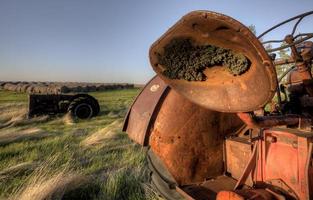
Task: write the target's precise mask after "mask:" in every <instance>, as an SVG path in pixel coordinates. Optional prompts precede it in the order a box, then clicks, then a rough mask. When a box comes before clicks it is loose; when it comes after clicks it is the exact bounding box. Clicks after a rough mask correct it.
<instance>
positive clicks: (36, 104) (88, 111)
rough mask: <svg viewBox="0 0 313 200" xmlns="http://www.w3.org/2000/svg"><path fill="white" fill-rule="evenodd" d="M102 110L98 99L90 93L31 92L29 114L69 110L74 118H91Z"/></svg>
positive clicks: (53, 113)
mask: <svg viewBox="0 0 313 200" xmlns="http://www.w3.org/2000/svg"><path fill="white" fill-rule="evenodd" d="M99 111H100V106H99V103H98V101H97V100H96V99H95V98H94V97H92V96H90V95H88V94H30V95H29V108H28V116H29V117H33V116H38V115H55V114H58V113H67V112H69V113H70V115H71V116H72V117H73V118H79V119H89V118H91V117H94V116H97V115H98V114H99Z"/></svg>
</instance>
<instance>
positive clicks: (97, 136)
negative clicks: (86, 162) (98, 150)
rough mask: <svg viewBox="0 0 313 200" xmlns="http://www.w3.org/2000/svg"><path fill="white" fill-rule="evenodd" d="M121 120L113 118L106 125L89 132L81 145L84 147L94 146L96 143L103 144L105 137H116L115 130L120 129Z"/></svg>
mask: <svg viewBox="0 0 313 200" xmlns="http://www.w3.org/2000/svg"><path fill="white" fill-rule="evenodd" d="M122 123H123V121H122V120H121V119H118V120H115V121H114V122H112V123H111V124H109V125H108V126H106V127H104V128H102V129H100V130H98V131H97V132H95V133H93V134H91V135H90V136H88V137H87V138H85V139H84V140H83V141H82V142H81V145H82V146H84V147H90V146H95V145H98V144H103V141H104V140H106V139H114V138H117V137H118V135H117V132H118V131H119V130H121V128H122Z"/></svg>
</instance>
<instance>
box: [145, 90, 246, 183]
mask: <svg viewBox="0 0 313 200" xmlns="http://www.w3.org/2000/svg"><path fill="white" fill-rule="evenodd" d="M241 126H242V121H241V120H240V119H239V118H238V117H237V116H236V115H235V114H227V113H220V112H216V111H211V110H207V109H204V108H202V107H200V106H198V105H196V104H194V103H192V102H190V101H189V100H187V99H186V98H184V97H182V96H181V95H179V94H178V93H177V92H175V91H174V90H170V91H169V93H168V95H167V96H166V98H165V99H164V102H163V103H162V106H161V108H160V110H159V112H158V115H157V117H156V120H155V122H154V124H153V126H151V136H150V140H149V144H150V145H151V148H152V150H153V152H154V153H155V154H156V155H158V156H159V157H160V159H161V160H162V161H163V162H164V164H165V166H166V167H167V169H168V170H169V172H170V173H171V174H172V175H173V177H174V178H175V180H176V181H177V182H178V183H179V184H190V183H194V182H201V181H203V180H204V179H206V178H210V177H214V176H216V175H221V174H222V173H223V170H224V169H223V167H224V165H223V142H224V137H225V136H226V135H227V134H230V133H233V132H234V130H237V129H238V128H239V127H241Z"/></svg>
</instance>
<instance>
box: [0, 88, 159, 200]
mask: <svg viewBox="0 0 313 200" xmlns="http://www.w3.org/2000/svg"><path fill="white" fill-rule="evenodd" d="M138 92H139V89H127V90H115V91H106V92H95V93H91V95H93V96H95V97H96V98H97V99H98V100H99V103H100V106H101V112H100V114H99V116H97V117H95V118H92V119H90V120H86V121H82V120H81V121H77V122H74V123H73V122H72V120H71V119H69V118H68V117H66V116H63V115H59V116H55V117H47V116H43V117H37V118H33V119H26V113H27V95H26V94H23V93H15V92H9V91H3V90H0V199H25V200H26V199H27V200H30V199H32V200H39V199H108V200H111V199H112V200H113V199H158V197H157V196H156V195H155V193H154V192H153V191H152V189H151V187H150V186H149V184H148V183H147V179H148V171H147V169H146V168H145V162H146V161H145V152H144V150H143V149H142V148H141V147H140V146H138V145H135V144H134V143H133V142H132V141H130V140H129V139H128V137H127V135H126V134H125V133H123V132H122V131H121V127H122V121H123V117H124V115H125V114H126V112H127V109H128V107H129V105H130V104H131V102H132V100H133V99H134V97H135V96H136V95H137V94H138Z"/></svg>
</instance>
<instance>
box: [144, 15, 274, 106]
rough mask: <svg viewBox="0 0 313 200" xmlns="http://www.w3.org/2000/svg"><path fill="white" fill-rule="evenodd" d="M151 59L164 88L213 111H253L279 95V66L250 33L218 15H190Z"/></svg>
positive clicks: (163, 39)
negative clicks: (277, 66)
mask: <svg viewBox="0 0 313 200" xmlns="http://www.w3.org/2000/svg"><path fill="white" fill-rule="evenodd" d="M149 54H150V55H149V56H150V62H151V66H152V67H153V69H154V71H155V72H156V73H157V74H158V75H159V77H160V78H161V79H162V80H163V81H164V82H166V83H167V84H168V85H169V86H170V87H171V88H172V89H174V90H175V91H177V92H178V93H180V94H181V95H183V96H184V97H186V98H187V99H189V100H190V101H192V102H194V103H196V104H198V105H200V106H202V107H205V108H208V109H211V110H216V111H220V112H248V111H254V110H257V109H259V108H261V107H263V106H264V105H265V104H266V103H267V102H269V101H270V100H271V99H272V98H273V96H274V93H275V91H276V87H277V79H276V73H275V70H274V66H273V63H272V61H271V59H270V57H269V56H268V54H267V53H266V51H265V49H264V47H263V46H262V44H261V43H260V42H259V40H258V39H257V38H256V37H255V35H254V34H253V33H252V32H251V31H250V30H249V29H248V28H247V27H245V26H244V25H242V24H241V23H240V22H238V21H236V20H234V19H232V18H231V17H228V16H225V15H222V14H219V13H215V12H210V11H194V12H191V13H189V14H187V15H185V16H184V17H182V19H181V20H179V21H178V22H177V23H176V24H175V25H174V26H173V27H172V28H170V29H169V30H168V31H167V32H166V33H165V34H164V35H163V36H162V37H161V38H160V39H158V40H157V41H156V42H155V43H154V44H153V45H152V46H151V48H150V52H149Z"/></svg>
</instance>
